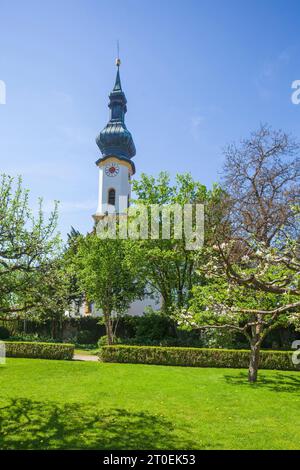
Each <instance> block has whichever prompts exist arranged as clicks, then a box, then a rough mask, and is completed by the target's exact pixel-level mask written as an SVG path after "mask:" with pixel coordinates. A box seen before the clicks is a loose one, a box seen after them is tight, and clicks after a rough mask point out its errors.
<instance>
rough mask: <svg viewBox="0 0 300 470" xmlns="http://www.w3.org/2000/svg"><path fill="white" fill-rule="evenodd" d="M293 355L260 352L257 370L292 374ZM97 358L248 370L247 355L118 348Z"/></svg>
mask: <svg viewBox="0 0 300 470" xmlns="http://www.w3.org/2000/svg"><path fill="white" fill-rule="evenodd" d="M292 354H293V353H292V352H290V351H261V356H260V368H261V369H277V370H295V369H296V366H294V364H293V363H292ZM99 355H100V358H101V360H102V361H104V362H122V363H133V364H158V365H169V366H188V367H224V368H227V367H228V368H237V369H240V368H241V369H242V368H248V365H249V355H250V351H249V350H238V349H200V348H164V347H155V346H147V347H145V346H122V345H120V346H104V347H103V348H102V349H101V351H100V353H99ZM298 369H299V368H298Z"/></svg>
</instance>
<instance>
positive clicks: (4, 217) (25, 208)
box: [0, 175, 61, 318]
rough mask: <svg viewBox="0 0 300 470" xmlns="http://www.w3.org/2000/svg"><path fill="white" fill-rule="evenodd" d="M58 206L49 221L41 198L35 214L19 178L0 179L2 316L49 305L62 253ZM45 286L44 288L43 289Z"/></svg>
mask: <svg viewBox="0 0 300 470" xmlns="http://www.w3.org/2000/svg"><path fill="white" fill-rule="evenodd" d="M56 225H57V206H56V205H55V206H54V210H53V212H52V213H51V214H50V217H49V219H48V220H45V217H44V214H43V211H42V201H41V200H40V201H39V208H38V213H37V215H36V216H34V214H33V212H32V210H31V209H30V208H29V192H28V191H27V190H25V189H23V187H22V181H21V179H20V178H19V179H18V181H17V182H15V181H14V179H13V178H11V177H9V176H6V175H2V176H1V178H0V316H1V317H2V318H3V317H10V315H11V314H12V313H13V314H14V317H15V315H16V314H19V316H21V315H22V314H23V313H24V312H31V313H32V314H33V310H34V309H35V313H36V308H37V307H38V306H40V307H41V310H42V307H43V306H45V305H48V302H49V299H51V296H50V297H49V295H48V294H49V291H48V286H49V283H50V279H51V282H53V281H54V278H53V275H52V273H51V275H50V271H52V263H53V260H54V259H55V258H56V257H57V255H58V254H59V253H60V249H61V243H60V238H59V235H58V234H57V233H56ZM43 286H45V288H44V289H43Z"/></svg>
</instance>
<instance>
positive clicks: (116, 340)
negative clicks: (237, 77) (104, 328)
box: [98, 335, 121, 348]
mask: <svg viewBox="0 0 300 470" xmlns="http://www.w3.org/2000/svg"><path fill="white" fill-rule="evenodd" d="M120 342H121V340H120V339H119V338H117V337H116V336H115V337H114V344H119V343H120ZM107 345H108V336H107V335H104V336H101V338H99V340H98V348H103V346H107Z"/></svg>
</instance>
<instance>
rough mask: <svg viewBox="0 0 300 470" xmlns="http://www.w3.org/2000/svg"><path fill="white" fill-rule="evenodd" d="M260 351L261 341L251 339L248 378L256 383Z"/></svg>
mask: <svg viewBox="0 0 300 470" xmlns="http://www.w3.org/2000/svg"><path fill="white" fill-rule="evenodd" d="M259 353H260V343H259V342H257V341H256V338H255V340H253V341H251V354H250V364H249V374H248V380H249V382H250V383H255V382H256V381H257V373H258V366H259Z"/></svg>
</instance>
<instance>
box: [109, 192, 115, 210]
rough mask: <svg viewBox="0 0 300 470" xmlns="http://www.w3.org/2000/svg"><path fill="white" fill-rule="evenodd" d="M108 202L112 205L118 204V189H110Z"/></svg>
mask: <svg viewBox="0 0 300 470" xmlns="http://www.w3.org/2000/svg"><path fill="white" fill-rule="evenodd" d="M108 204H109V205H111V206H115V205H116V191H115V190H114V189H110V190H109V191H108Z"/></svg>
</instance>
